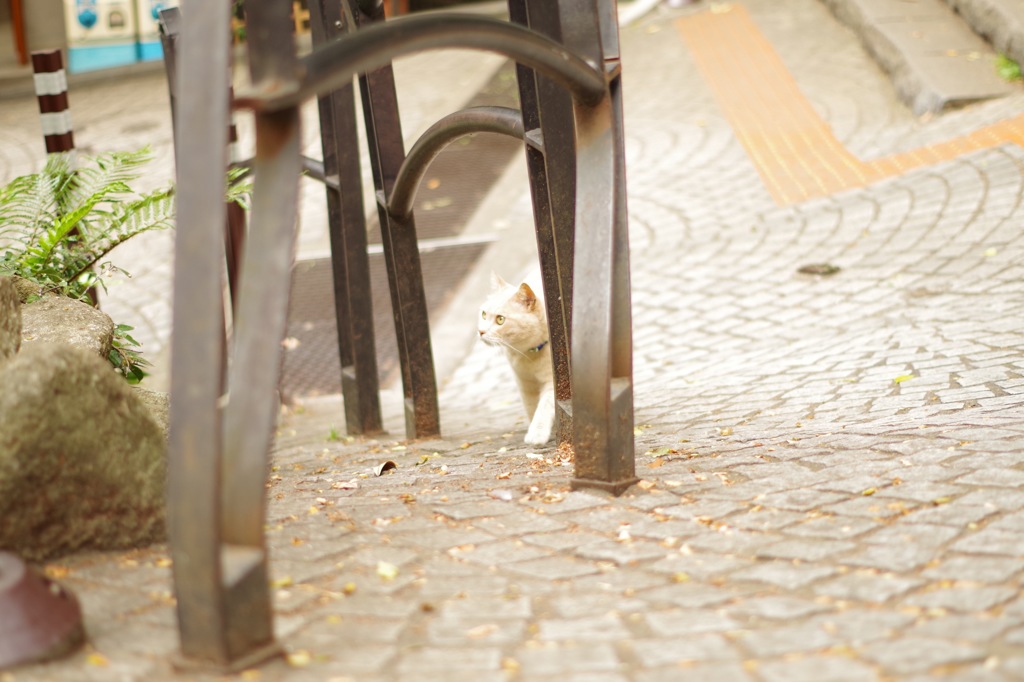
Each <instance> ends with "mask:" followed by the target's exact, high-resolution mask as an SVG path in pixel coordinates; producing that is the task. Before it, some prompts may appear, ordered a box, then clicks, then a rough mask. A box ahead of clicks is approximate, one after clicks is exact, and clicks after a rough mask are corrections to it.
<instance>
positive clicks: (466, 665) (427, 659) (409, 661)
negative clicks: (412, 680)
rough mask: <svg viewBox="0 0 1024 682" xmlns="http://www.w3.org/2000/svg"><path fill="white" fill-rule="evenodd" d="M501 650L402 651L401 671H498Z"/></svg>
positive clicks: (448, 648)
mask: <svg viewBox="0 0 1024 682" xmlns="http://www.w3.org/2000/svg"><path fill="white" fill-rule="evenodd" d="M500 666H501V650H500V649H498V648H495V647H479V648H477V647H444V648H441V647H437V648H423V649H418V650H413V651H404V652H402V657H401V659H400V660H399V661H398V665H397V669H398V672H400V673H403V674H404V673H420V672H435V671H436V672H438V673H462V672H472V673H486V672H493V671H498V670H499V669H500Z"/></svg>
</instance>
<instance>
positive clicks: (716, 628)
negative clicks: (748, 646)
mask: <svg viewBox="0 0 1024 682" xmlns="http://www.w3.org/2000/svg"><path fill="white" fill-rule="evenodd" d="M644 617H645V620H646V621H647V626H648V627H649V628H650V630H651V632H653V633H657V634H658V635H660V636H669V637H689V636H692V635H697V634H701V633H714V632H721V633H727V632H733V631H736V630H740V629H742V628H743V625H742V624H741V623H740V622H739V621H738V620H736V619H735V618H733V617H732V616H731V615H727V614H726V613H725V612H724V611H723V610H708V609H701V610H694V609H684V610H679V609H677V610H668V611H652V612H649V613H647V614H645V616H644Z"/></svg>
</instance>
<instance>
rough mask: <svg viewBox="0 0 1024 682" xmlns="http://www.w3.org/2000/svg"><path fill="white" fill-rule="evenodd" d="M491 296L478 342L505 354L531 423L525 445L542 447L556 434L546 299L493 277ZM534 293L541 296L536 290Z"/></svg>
mask: <svg viewBox="0 0 1024 682" xmlns="http://www.w3.org/2000/svg"><path fill="white" fill-rule="evenodd" d="M491 285H492V288H491V294H490V296H488V297H487V300H486V301H484V304H483V306H481V308H480V317H479V319H478V320H477V328H478V330H479V331H480V340H481V341H483V342H484V343H486V344H487V345H489V346H500V347H501V348H502V349H504V351H505V355H506V357H508V362H509V364H510V365H512V371H513V372H514V373H515V375H516V383H517V384H519V395H520V396H521V397H522V399H523V406H524V407H525V408H526V414H527V416H528V417H529V419H530V428H529V429H527V431H526V438H524V439H523V440H524V442H526V443H529V444H530V445H543V444H544V443H547V442H548V441H549V440H551V436H552V434H553V432H554V429H555V390H554V383H553V381H552V371H551V343H550V338H549V336H548V321H547V314H546V313H545V309H544V299H543V298H542V296H543V293H541V296H538V295H537V294H536V293H534V290H533V289H532V288H531V287H530V285H529V284H527V283H526V282H523V283H522V284H520V285H519V286H518V287H517V286H515V285H512V284H509V283H508V282H506V281H505V280H503V279H502V278H501V277H499V276H498V275H491ZM537 291H542V289H541V287H540V286H537Z"/></svg>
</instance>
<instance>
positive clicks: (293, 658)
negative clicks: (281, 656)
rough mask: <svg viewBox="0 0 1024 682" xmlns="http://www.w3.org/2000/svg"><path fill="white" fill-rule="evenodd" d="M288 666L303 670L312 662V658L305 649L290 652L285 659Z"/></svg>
mask: <svg viewBox="0 0 1024 682" xmlns="http://www.w3.org/2000/svg"><path fill="white" fill-rule="evenodd" d="M286 658H287V659H288V665H290V666H292V667H293V668H305V667H306V666H307V665H309V664H310V662H311V661H312V660H313V656H312V655H311V654H310V653H309V652H308V651H306V650H305V649H299V650H298V651H292V652H290V653H289V654H288V655H287V657H286Z"/></svg>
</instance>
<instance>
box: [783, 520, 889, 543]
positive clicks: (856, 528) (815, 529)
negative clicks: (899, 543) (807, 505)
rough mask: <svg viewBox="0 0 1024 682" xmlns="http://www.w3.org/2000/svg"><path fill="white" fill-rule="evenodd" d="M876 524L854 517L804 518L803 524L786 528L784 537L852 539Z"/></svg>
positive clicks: (876, 525) (872, 528)
mask: <svg viewBox="0 0 1024 682" xmlns="http://www.w3.org/2000/svg"><path fill="white" fill-rule="evenodd" d="M877 527H878V522H877V521H873V520H870V519H865V518H859V517H855V516H818V517H811V518H807V517H805V518H804V520H803V522H801V523H794V524H792V525H790V526H786V529H785V533H786V535H790V536H792V535H795V536H798V537H809V538H837V539H846V538H854V537H859V536H861V535H863V534H864V533H867V532H868V531H869V530H874V529H875V528H877Z"/></svg>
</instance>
